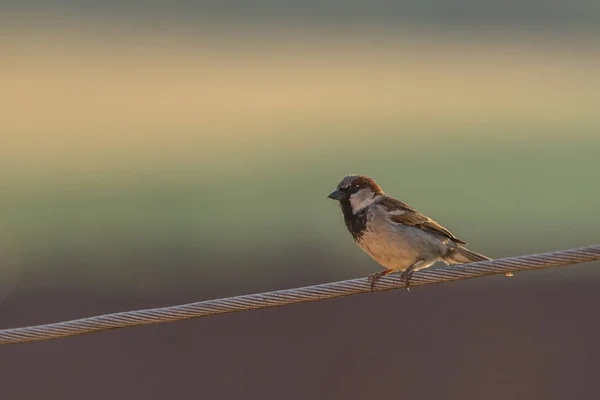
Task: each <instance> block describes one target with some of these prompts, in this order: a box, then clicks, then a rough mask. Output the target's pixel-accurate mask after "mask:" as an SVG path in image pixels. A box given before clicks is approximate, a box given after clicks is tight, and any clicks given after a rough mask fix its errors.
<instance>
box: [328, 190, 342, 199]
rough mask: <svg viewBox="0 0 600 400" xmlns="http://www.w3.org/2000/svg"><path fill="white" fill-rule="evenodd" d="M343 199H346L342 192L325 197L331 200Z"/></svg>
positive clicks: (336, 191)
mask: <svg viewBox="0 0 600 400" xmlns="http://www.w3.org/2000/svg"><path fill="white" fill-rule="evenodd" d="M344 197H346V193H344V192H342V191H341V190H335V191H333V192H332V193H331V194H330V195H329V196H327V198H328V199H331V200H341V199H343V198H344Z"/></svg>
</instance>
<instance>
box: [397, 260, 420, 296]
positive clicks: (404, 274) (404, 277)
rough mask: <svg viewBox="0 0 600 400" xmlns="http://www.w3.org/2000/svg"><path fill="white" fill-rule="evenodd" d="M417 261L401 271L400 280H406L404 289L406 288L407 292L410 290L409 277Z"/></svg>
mask: <svg viewBox="0 0 600 400" xmlns="http://www.w3.org/2000/svg"><path fill="white" fill-rule="evenodd" d="M419 263H420V261H417V262H416V263H414V264H412V265H411V266H410V267H408V268H406V269H405V270H404V272H402V275H400V282H406V290H408V291H409V292H410V277H411V276H412V274H413V272H414V270H415V266H416V265H417V264H419Z"/></svg>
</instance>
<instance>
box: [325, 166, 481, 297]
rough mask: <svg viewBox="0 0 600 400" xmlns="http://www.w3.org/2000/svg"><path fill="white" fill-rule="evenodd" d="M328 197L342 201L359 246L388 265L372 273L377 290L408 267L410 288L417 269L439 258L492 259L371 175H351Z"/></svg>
mask: <svg viewBox="0 0 600 400" xmlns="http://www.w3.org/2000/svg"><path fill="white" fill-rule="evenodd" d="M327 197H328V198H329V199H332V200H336V201H338V202H339V205H340V206H341V209H342V214H343V216H344V222H345V223H346V227H347V228H348V231H349V232H350V234H351V235H352V238H353V239H354V241H355V242H356V244H357V245H358V246H359V247H360V248H361V249H362V250H364V251H365V252H366V253H367V254H368V255H369V256H371V258H373V259H374V260H375V261H377V262H378V263H379V264H381V265H382V266H383V267H384V268H385V270H383V271H380V272H377V273H375V274H371V275H369V276H368V278H367V279H368V282H369V284H370V287H371V291H372V292H375V284H376V282H377V280H378V279H379V278H381V277H382V276H385V275H388V274H390V273H392V272H400V271H402V274H401V276H400V279H401V281H402V282H405V285H406V289H407V290H409V291H410V278H411V275H412V273H413V272H414V271H419V270H422V269H425V268H428V267H430V266H431V265H433V264H434V263H436V262H437V261H441V262H444V263H445V264H446V265H449V264H466V263H471V262H476V261H484V260H489V259H490V258H489V257H486V256H484V255H483V254H479V253H476V252H474V251H471V250H469V249H468V248H466V247H465V245H466V244H467V242H465V241H463V240H461V239H459V238H457V237H456V236H454V234H452V233H451V232H450V231H449V230H448V229H446V228H445V227H443V226H442V225H440V224H438V223H437V222H435V221H434V220H433V219H431V218H429V217H427V216H425V215H423V214H421V213H420V212H419V211H417V210H416V209H414V208H413V207H411V206H410V205H408V204H406V203H404V202H403V201H401V200H398V199H396V198H394V197H391V196H388V195H386V194H385V193H384V192H383V190H382V188H381V187H380V186H379V185H378V184H377V183H376V182H375V181H374V180H373V179H372V178H369V177H367V176H364V175H354V174H351V175H347V176H345V177H344V178H343V179H342V180H341V181H340V183H339V184H338V185H337V188H336V189H335V190H334V191H333V192H332V193H331V194H329V196H327Z"/></svg>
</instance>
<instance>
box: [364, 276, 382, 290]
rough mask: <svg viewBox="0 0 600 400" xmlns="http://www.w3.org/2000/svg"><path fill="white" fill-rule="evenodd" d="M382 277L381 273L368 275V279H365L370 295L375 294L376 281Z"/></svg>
mask: <svg viewBox="0 0 600 400" xmlns="http://www.w3.org/2000/svg"><path fill="white" fill-rule="evenodd" d="M382 276H383V272H377V273H376V274H371V275H369V277H368V278H367V281H368V282H369V285H371V293H375V282H377V280H378V279H379V278H381V277H382Z"/></svg>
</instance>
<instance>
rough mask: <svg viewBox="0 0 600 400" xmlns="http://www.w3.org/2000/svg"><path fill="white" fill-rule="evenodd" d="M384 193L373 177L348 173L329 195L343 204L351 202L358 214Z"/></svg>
mask: <svg viewBox="0 0 600 400" xmlns="http://www.w3.org/2000/svg"><path fill="white" fill-rule="evenodd" d="M382 195H383V190H381V187H380V186H379V185H378V184H377V183H375V181H374V180H373V179H371V178H369V177H366V176H364V175H347V176H345V177H344V179H342V180H341V182H340V183H339V184H338V185H337V188H336V189H335V190H334V191H333V192H332V193H331V194H330V195H329V196H327V197H328V198H329V199H332V200H337V201H339V202H340V203H342V205H343V204H344V203H346V204H349V205H350V206H351V207H352V212H353V213H354V214H356V213H358V212H359V211H361V210H362V209H364V208H365V207H367V206H369V205H370V204H371V203H373V202H374V201H375V200H376V199H377V197H378V196H382Z"/></svg>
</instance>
